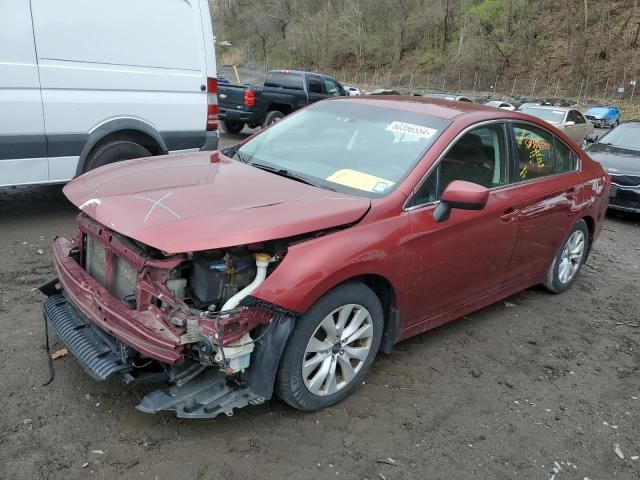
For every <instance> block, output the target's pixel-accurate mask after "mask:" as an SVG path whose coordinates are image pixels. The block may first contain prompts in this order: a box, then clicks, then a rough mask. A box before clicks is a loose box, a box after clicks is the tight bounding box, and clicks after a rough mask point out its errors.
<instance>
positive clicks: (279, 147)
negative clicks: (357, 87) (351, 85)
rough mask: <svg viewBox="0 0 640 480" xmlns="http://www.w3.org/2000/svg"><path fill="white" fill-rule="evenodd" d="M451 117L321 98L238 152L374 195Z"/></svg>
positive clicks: (401, 173)
mask: <svg viewBox="0 0 640 480" xmlns="http://www.w3.org/2000/svg"><path fill="white" fill-rule="evenodd" d="M381 103H382V102H381ZM450 123H451V122H449V121H447V120H444V119H441V118H436V117H430V116H427V115H422V114H418V113H414V112H406V111H402V110H396V109H393V108H388V107H384V106H383V107H380V106H372V105H370V104H365V103H361V102H344V101H323V102H320V103H316V104H314V105H313V106H311V107H309V108H306V109H304V110H301V111H300V112H298V113H295V114H293V115H291V116H289V117H287V118H286V119H284V120H282V121H280V122H279V123H277V124H275V125H273V126H272V127H270V128H269V129H268V130H266V131H265V132H264V133H261V134H260V135H258V136H256V137H255V138H253V139H251V140H249V141H248V142H247V143H245V144H244V145H242V146H241V147H240V148H239V149H238V150H237V151H236V152H235V158H237V159H238V160H241V161H244V162H246V163H249V164H251V165H254V166H256V167H259V168H264V169H269V170H273V171H276V172H277V173H280V174H283V175H285V176H289V177H297V179H298V180H300V181H305V182H306V183H310V184H312V185H314V186H318V187H322V188H327V189H330V190H336V191H342V192H345V193H351V194H356V195H361V196H365V197H368V198H376V197H380V196H384V195H386V194H388V193H389V192H391V191H392V190H393V189H394V188H395V186H397V184H398V183H399V182H400V181H401V180H402V179H403V178H404V177H405V176H406V175H407V174H408V173H409V172H410V171H411V170H412V169H413V167H414V166H415V164H416V163H417V162H418V160H420V158H421V157H422V155H423V154H424V152H426V150H427V149H428V148H429V147H430V146H431V144H432V143H433V142H434V141H435V139H436V138H437V137H438V136H439V135H440V134H441V133H442V131H443V130H444V129H445V128H446V127H447V126H448V125H449V124H450Z"/></svg>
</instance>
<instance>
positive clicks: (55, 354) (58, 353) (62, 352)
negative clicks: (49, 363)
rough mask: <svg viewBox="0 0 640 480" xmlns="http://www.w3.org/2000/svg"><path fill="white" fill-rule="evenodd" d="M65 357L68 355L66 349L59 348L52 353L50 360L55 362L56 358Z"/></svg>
mask: <svg viewBox="0 0 640 480" xmlns="http://www.w3.org/2000/svg"><path fill="white" fill-rule="evenodd" d="M67 355H69V350H67V349H66V348H61V349H60V350H58V351H56V352H53V353H52V354H51V358H52V359H53V360H55V359H57V358H62V357H66V356H67Z"/></svg>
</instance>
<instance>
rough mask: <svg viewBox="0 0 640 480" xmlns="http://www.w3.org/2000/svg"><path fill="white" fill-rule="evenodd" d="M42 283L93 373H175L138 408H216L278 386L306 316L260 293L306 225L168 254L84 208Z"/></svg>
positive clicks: (188, 411) (55, 317) (147, 378)
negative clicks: (264, 238)
mask: <svg viewBox="0 0 640 480" xmlns="http://www.w3.org/2000/svg"><path fill="white" fill-rule="evenodd" d="M77 223H78V233H77V235H76V237H75V238H74V239H72V240H67V239H65V238H57V239H56V240H55V241H54V245H53V250H54V258H55V262H54V264H55V267H56V271H57V278H56V279H55V280H53V281H52V282H49V283H48V284H46V285H44V286H43V287H41V291H42V292H43V293H45V294H46V295H47V296H48V297H49V298H48V299H47V301H45V304H44V308H45V313H46V316H47V318H49V320H50V321H51V322H52V324H53V325H54V327H55V328H56V331H57V332H58V334H59V336H60V337H61V338H62V340H63V341H64V342H65V344H66V345H67V346H68V347H69V349H70V350H71V351H72V353H73V354H74V356H76V357H77V358H78V360H79V362H80V364H81V366H82V367H83V368H84V369H85V370H86V371H87V373H89V374H90V375H91V376H92V377H94V378H96V379H98V380H106V379H108V378H110V377H111V376H113V375H115V374H119V375H121V376H122V378H123V379H124V381H125V382H126V383H150V382H165V383H168V384H169V385H170V388H169V389H168V390H167V389H161V390H156V391H155V392H152V393H151V394H149V395H147V396H146V397H145V399H144V400H143V402H142V403H141V404H140V405H139V406H138V409H140V410H142V411H144V412H148V413H155V412H157V411H159V410H174V411H175V412H176V414H177V415H178V416H181V417H194V418H208V417H214V416H216V415H218V414H220V413H225V414H227V415H229V414H232V412H233V409H234V408H239V407H241V406H244V405H246V404H248V403H261V402H262V401H264V400H265V399H266V398H270V397H271V396H272V394H273V385H274V379H275V374H276V371H277V366H278V363H279V359H280V356H281V355H282V351H283V349H284V346H285V344H286V340H287V339H288V336H289V334H290V332H291V330H292V328H293V322H294V320H295V318H296V317H297V314H296V313H295V312H290V311H287V310H285V309H282V308H280V307H278V306H276V305H272V304H269V303H266V302H262V301H260V300H258V299H256V298H254V297H252V296H251V293H252V292H253V291H255V290H256V289H257V288H259V287H260V285H261V284H262V282H264V281H265V279H266V278H268V276H269V275H270V274H271V273H272V272H273V271H274V270H275V269H276V268H278V265H279V264H280V263H281V262H282V260H283V259H284V258H285V257H286V255H287V248H288V246H290V245H291V244H293V243H296V242H297V241H301V240H306V239H309V238H313V237H315V236H319V235H323V234H325V233H326V232H314V233H312V234H307V235H304V236H301V237H293V238H288V239H284V240H274V241H269V242H261V243H254V244H251V245H243V246H234V247H230V248H222V249H216V250H207V251H200V252H193V253H179V254H169V253H165V252H162V251H160V250H157V249H155V248H152V247H149V246H146V245H144V244H141V243H139V242H136V241H135V240H132V239H130V238H128V237H124V236H122V235H120V234H118V233H117V232H114V231H113V230H110V229H108V228H106V227H104V226H103V225H101V224H99V223H98V222H96V221H95V220H93V219H91V218H90V217H88V216H87V215H84V214H80V215H79V216H78V220H77Z"/></svg>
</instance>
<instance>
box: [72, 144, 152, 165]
mask: <svg viewBox="0 0 640 480" xmlns="http://www.w3.org/2000/svg"><path fill="white" fill-rule="evenodd" d="M150 156H151V152H150V151H149V150H147V149H146V148H144V147H143V146H142V145H139V144H137V143H135V142H131V141H129V140H115V141H113V142H107V143H105V144H104V145H102V146H101V147H99V148H97V149H96V150H95V151H93V152H92V153H91V155H90V156H89V158H88V159H87V163H86V167H85V169H84V171H85V172H88V171H89V170H93V169H94V168H98V167H102V166H103V165H108V164H109V163H114V162H119V161H121V160H131V159H133V158H143V157H150Z"/></svg>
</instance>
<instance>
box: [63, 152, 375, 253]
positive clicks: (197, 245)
mask: <svg viewBox="0 0 640 480" xmlns="http://www.w3.org/2000/svg"><path fill="white" fill-rule="evenodd" d="M64 193H65V195H66V196H67V198H69V200H71V202H73V203H74V204H75V205H76V206H78V208H80V209H81V210H82V211H84V212H85V213H86V214H87V215H89V216H90V217H92V218H93V219H95V220H96V221H98V222H100V223H101V224H103V225H105V226H107V227H109V228H111V229H113V230H115V231H116V232H119V233H121V234H123V235H126V236H127V237H130V238H133V239H134V240H137V241H139V242H142V243H144V244H146V245H150V246H152V247H154V248H157V249H159V250H162V251H164V252H168V253H179V252H193V251H199V250H211V249H216V248H223V247H230V246H235V245H245V244H248V243H254V242H262V241H266V240H273V239H277V238H286V237H290V236H294V235H300V234H304V233H309V232H313V231H317V230H322V229H327V228H332V227H337V226H341V225H345V224H349V223H353V222H356V221H357V220H359V219H360V218H361V217H362V216H363V215H364V214H365V213H366V212H367V211H368V209H369V208H370V206H371V202H370V200H368V199H366V198H361V197H355V196H349V195H345V194H340V193H335V192H332V191H329V190H324V189H321V188H316V187H313V186H310V185H306V184H303V183H300V182H297V181H295V180H291V179H288V178H285V177H281V176H279V175H276V174H273V173H269V172H265V171H263V170H259V169H258V168H255V167H252V166H250V165H246V164H243V163H240V162H237V161H235V160H231V159H229V158H227V157H225V156H224V155H221V154H219V153H218V152H214V153H195V154H188V155H172V156H165V157H150V158H146V159H139V160H131V161H126V162H120V163H117V164H112V165H107V166H105V167H102V168H99V169H96V170H94V171H91V172H89V173H86V174H84V175H82V176H80V177H78V178H76V179H75V180H73V181H71V182H70V183H68V184H67V185H66V186H65V188H64Z"/></svg>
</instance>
